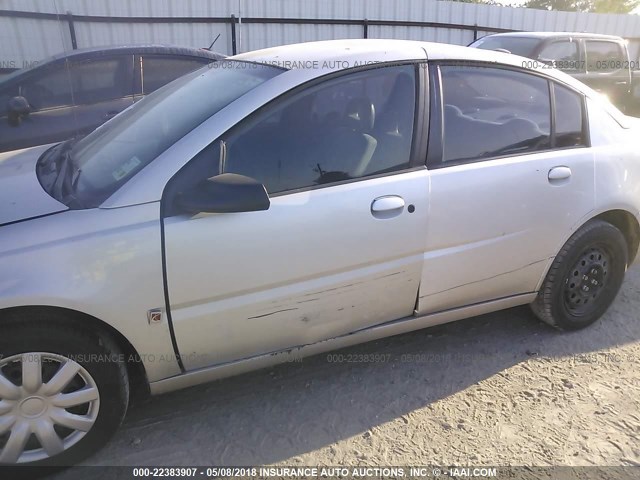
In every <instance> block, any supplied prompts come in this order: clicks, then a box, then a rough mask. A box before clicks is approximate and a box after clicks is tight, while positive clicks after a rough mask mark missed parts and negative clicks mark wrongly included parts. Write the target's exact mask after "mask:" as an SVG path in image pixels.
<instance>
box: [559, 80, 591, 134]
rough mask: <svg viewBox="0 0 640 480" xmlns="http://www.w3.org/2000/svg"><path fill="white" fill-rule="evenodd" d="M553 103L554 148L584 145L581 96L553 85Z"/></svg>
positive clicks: (582, 100)
mask: <svg viewBox="0 0 640 480" xmlns="http://www.w3.org/2000/svg"><path fill="white" fill-rule="evenodd" d="M553 95H554V101H555V138H556V147H577V146H583V145H586V138H585V136H584V128H583V125H582V123H583V121H584V120H583V119H584V115H583V108H584V106H583V104H584V99H583V98H582V95H580V94H578V93H576V92H574V91H573V90H570V89H568V88H566V87H563V86H561V85H559V84H557V83H554V85H553Z"/></svg>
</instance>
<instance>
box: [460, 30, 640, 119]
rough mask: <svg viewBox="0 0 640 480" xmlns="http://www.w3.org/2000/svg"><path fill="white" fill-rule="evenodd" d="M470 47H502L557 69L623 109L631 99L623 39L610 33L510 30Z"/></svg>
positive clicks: (629, 69) (631, 65)
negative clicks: (511, 31)
mask: <svg viewBox="0 0 640 480" xmlns="http://www.w3.org/2000/svg"><path fill="white" fill-rule="evenodd" d="M470 46H471V47H475V48H482V49H485V50H502V51H507V52H509V53H513V54H515V55H520V56H523V57H528V58H530V59H533V60H535V61H537V62H539V63H541V64H546V65H549V66H553V67H555V68H558V69H560V70H562V71H564V72H566V73H568V74H569V75H571V76H573V77H575V78H577V79H578V80H580V81H581V82H584V83H585V84H586V85H589V86H590V87H591V88H593V89H594V90H596V91H598V92H601V93H603V94H604V95H606V96H607V97H608V98H609V100H611V102H612V103H614V104H615V105H617V106H618V107H619V108H622V109H625V110H626V108H627V106H628V105H629V102H630V100H632V94H633V85H632V81H633V75H632V71H633V70H634V69H635V68H638V65H637V64H636V62H634V61H631V59H630V57H629V50H628V48H627V42H626V41H625V40H624V39H623V38H621V37H616V36H614V35H598V34H595V33H563V32H513V33H498V34H494V35H487V36H485V37H482V38H479V39H478V40H476V41H475V42H473V43H472V44H471V45H470Z"/></svg>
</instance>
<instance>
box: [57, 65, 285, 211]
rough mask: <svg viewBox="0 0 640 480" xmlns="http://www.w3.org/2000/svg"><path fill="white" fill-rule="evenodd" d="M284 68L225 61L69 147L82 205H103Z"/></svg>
mask: <svg viewBox="0 0 640 480" xmlns="http://www.w3.org/2000/svg"><path fill="white" fill-rule="evenodd" d="M283 71H284V70H282V69H279V68H275V67H272V66H266V65H259V64H255V63H247V62H237V61H230V60H225V61H220V62H217V63H213V64H211V65H209V66H206V67H203V68H202V69H199V70H196V71H195V72H192V73H190V74H187V75H185V76H183V77H180V78H179V79H177V80H175V81H173V82H171V83H169V84H168V85H166V86H164V87H163V88H160V89H159V90H157V91H155V92H154V93H152V94H150V95H148V96H147V97H145V98H144V99H142V100H141V101H139V102H138V103H136V104H134V105H132V106H131V107H129V108H128V109H126V110H125V111H123V112H122V113H121V114H120V115H118V116H116V117H114V118H113V119H112V120H111V121H109V122H107V123H105V124H103V125H102V126H100V127H98V128H97V129H96V130H94V131H93V132H92V133H91V134H89V135H87V136H86V137H84V138H83V139H81V140H79V141H77V142H76V143H75V144H74V145H72V146H71V148H70V149H69V151H68V155H67V156H68V158H69V161H70V162H71V163H72V166H73V168H72V169H70V168H66V170H74V171H75V172H74V173H73V174H72V175H71V178H72V182H71V184H72V186H73V192H72V196H73V198H74V200H75V201H76V202H77V204H78V205H82V206H83V207H85V208H86V207H95V206H98V205H100V204H101V203H102V202H103V201H104V200H106V199H107V198H108V197H109V196H110V195H111V194H112V193H114V192H115V191H116V190H117V189H118V188H119V187H120V186H121V185H122V184H124V183H125V182H126V181H127V180H129V179H130V178H131V177H133V176H134V175H135V174H136V173H137V172H139V171H140V170H141V169H142V168H143V167H145V166H146V165H147V164H149V163H150V162H151V161H153V160H154V159H155V158H156V157H158V155H160V154H161V153H162V152H164V151H165V150H167V149H168V148H169V147H170V146H171V145H173V144H174V143H176V142H177V141H178V140H180V139H181V138H182V137H183V136H185V135H186V134H187V133H189V132H190V131H191V130H193V129H194V128H195V127H197V126H198V125H200V124H201V123H202V122H204V121H205V120H206V119H208V118H209V117H211V115H213V114H215V113H216V112H218V111H220V110H221V109H222V108H224V107H225V106H227V105H229V104H230V103H231V102H233V101H234V100H236V99H237V98H239V97H241V96H242V95H244V94H245V93H247V92H248V91H250V90H252V89H254V88H256V87H257V86H258V85H260V84H261V83H263V82H265V81H267V80H269V79H270V78H273V77H275V76H276V75H278V74H280V73H282V72H283Z"/></svg>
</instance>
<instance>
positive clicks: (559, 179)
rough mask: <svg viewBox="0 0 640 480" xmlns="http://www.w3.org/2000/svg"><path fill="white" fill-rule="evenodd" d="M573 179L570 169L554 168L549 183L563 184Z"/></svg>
mask: <svg viewBox="0 0 640 480" xmlns="http://www.w3.org/2000/svg"><path fill="white" fill-rule="evenodd" d="M569 177H571V169H570V168H569V167H553V168H552V169H551V170H549V182H551V183H563V180H568V179H569Z"/></svg>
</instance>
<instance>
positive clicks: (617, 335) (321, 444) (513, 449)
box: [56, 267, 640, 479]
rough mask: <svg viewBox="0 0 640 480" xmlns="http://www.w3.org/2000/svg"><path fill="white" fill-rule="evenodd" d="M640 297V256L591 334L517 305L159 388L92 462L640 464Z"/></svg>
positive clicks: (122, 463) (89, 463)
mask: <svg viewBox="0 0 640 480" xmlns="http://www.w3.org/2000/svg"><path fill="white" fill-rule="evenodd" d="M639 307H640V268H639V267H635V268H633V269H631V270H630V271H629V272H628V274H627V279H626V281H625V283H624V285H623V289H622V292H621V294H620V295H619V297H618V298H617V300H616V302H615V303H614V305H613V306H612V307H611V308H610V309H609V311H608V313H607V314H606V315H605V317H604V318H603V319H602V320H601V321H600V322H599V323H598V324H596V325H594V326H592V327H591V328H588V329H586V330H583V331H580V332H574V333H558V332H556V331H554V330H552V329H550V328H548V327H546V326H545V325H543V324H540V323H538V322H537V321H536V320H535V319H534V317H533V315H532V314H531V313H530V312H529V309H528V308H526V307H524V308H515V309H511V310H506V311H503V312H498V313H494V314H491V315H483V316H479V317H475V318H471V319H468V320H464V321H461V322H457V323H452V324H449V325H443V326H440V327H435V328H432V329H429V330H422V331H419V332H415V333H411V334H406V335H402V336H397V337H392V338H388V339H384V340H380V341H376V342H372V343H368V344H364V345H360V346H357V347H352V348H349V349H345V350H341V351H339V352H337V353H338V354H342V356H343V360H344V361H342V362H340V361H331V360H340V357H336V356H335V355H334V356H332V355H333V354H326V355H325V354H323V355H319V356H316V357H313V358H309V359H305V360H303V361H302V362H299V363H289V364H286V365H282V366H279V367H276V368H273V369H271V370H263V371H259V372H254V373H251V374H247V375H244V376H241V377H236V378H231V379H227V380H223V381H218V382H216V383H211V384H207V385H203V386H199V387H194V388H191V389H188V390H183V391H178V392H175V393H171V394H167V395H164V396H161V397H156V398H154V399H152V400H151V402H150V403H147V404H143V405H140V406H138V407H135V408H133V409H132V410H131V411H130V413H129V415H128V417H127V419H126V421H125V424H124V425H123V427H122V428H121V429H120V431H119V432H118V433H117V435H116V436H115V438H114V439H113V440H112V441H111V442H110V443H109V444H108V445H107V446H106V447H105V448H104V449H102V450H101V451H100V452H98V453H97V454H95V455H94V456H93V457H91V458H90V459H89V460H88V461H86V462H85V465H149V466H157V465H184V466H189V465H262V464H281V465H309V466H312V465H416V464H436V465H454V464H455V465H492V466H493V465H523V464H524V465H640V320H639V318H638V317H639ZM349 354H352V355H353V354H378V355H379V357H378V361H377V362H368V363H365V362H347V361H346V359H347V358H348V355H349ZM356 359H357V357H356ZM95 473H98V472H95ZM67 475H68V474H64V473H63V474H62V475H57V476H56V477H57V478H61V479H64V478H65V477H66V476H67ZM105 475H106V474H105ZM92 476H95V477H97V478H100V475H99V474H98V475H93V474H92Z"/></svg>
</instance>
